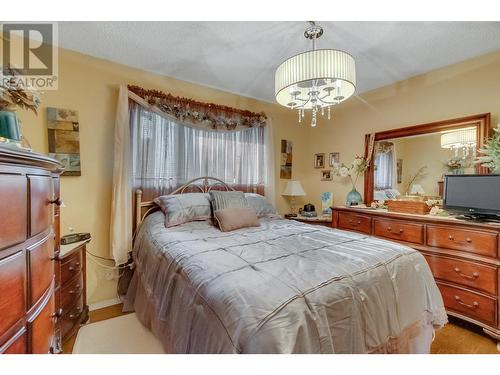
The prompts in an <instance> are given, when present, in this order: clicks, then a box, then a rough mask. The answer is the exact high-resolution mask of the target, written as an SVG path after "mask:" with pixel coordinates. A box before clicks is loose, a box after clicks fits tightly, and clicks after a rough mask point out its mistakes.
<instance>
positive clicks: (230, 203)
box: [210, 191, 248, 212]
mask: <svg viewBox="0 0 500 375" xmlns="http://www.w3.org/2000/svg"><path fill="white" fill-rule="evenodd" d="M210 199H211V202H212V209H213V211H214V212H215V211H217V210H223V209H224V208H229V207H248V201H247V199H246V198H245V194H244V193H243V192H241V191H211V192H210Z"/></svg>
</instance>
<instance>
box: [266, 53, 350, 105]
mask: <svg viewBox="0 0 500 375" xmlns="http://www.w3.org/2000/svg"><path fill="white" fill-rule="evenodd" d="M274 86H275V95H276V101H277V102H278V103H279V104H281V105H283V106H285V107H289V108H296V107H300V108H303V109H310V108H312V107H313V106H315V105H319V106H321V107H325V106H329V105H335V104H338V103H340V102H342V101H344V100H346V99H347V98H349V97H350V96H352V95H353V94H354V91H355V90H356V65H355V62H354V58H353V57H352V56H351V55H349V54H348V53H346V52H344V51H339V50H334V49H320V50H314V51H308V52H304V53H300V54H298V55H295V56H293V57H290V58H289V59H288V60H286V61H285V62H283V63H282V64H281V65H280V66H279V67H278V69H276V74H275V83H274ZM311 91H317V92H318V93H319V94H318V96H319V98H320V100H319V101H317V102H316V101H313V100H309V99H310V98H311V97H310V92H311Z"/></svg>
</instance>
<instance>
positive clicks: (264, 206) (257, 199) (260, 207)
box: [245, 193, 278, 217]
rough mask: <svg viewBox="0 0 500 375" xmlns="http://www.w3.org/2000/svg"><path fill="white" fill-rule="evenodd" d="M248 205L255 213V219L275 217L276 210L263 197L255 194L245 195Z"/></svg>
mask: <svg viewBox="0 0 500 375" xmlns="http://www.w3.org/2000/svg"><path fill="white" fill-rule="evenodd" d="M245 198H246V199H247V202H248V205H249V206H250V207H252V208H253V209H254V210H255V212H256V213H257V217H265V216H273V215H277V214H278V213H277V211H276V208H274V206H273V205H272V204H271V203H269V202H268V201H267V199H266V198H265V197H263V196H262V195H260V194H255V193H245Z"/></svg>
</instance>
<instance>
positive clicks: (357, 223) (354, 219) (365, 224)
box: [338, 212, 372, 234]
mask: <svg viewBox="0 0 500 375" xmlns="http://www.w3.org/2000/svg"><path fill="white" fill-rule="evenodd" d="M338 227H339V228H340V229H348V230H355V231H357V232H362V233H366V234H371V228H372V219H371V217H369V216H364V215H358V214H354V213H350V212H340V213H339V223H338Z"/></svg>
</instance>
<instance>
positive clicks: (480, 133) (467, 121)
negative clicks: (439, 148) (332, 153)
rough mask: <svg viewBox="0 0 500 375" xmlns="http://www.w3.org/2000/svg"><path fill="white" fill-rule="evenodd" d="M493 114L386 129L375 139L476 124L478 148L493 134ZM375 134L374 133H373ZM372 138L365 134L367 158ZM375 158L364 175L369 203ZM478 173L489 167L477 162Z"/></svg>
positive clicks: (434, 131)
mask: <svg viewBox="0 0 500 375" xmlns="http://www.w3.org/2000/svg"><path fill="white" fill-rule="evenodd" d="M490 121H491V114H490V113H482V114H479V115H473V116H467V117H461V118H456V119H450V120H443V121H436V122H431V123H427V124H420V125H413V126H407V127H403V128H397V129H391V130H384V131H381V132H376V133H374V134H375V140H374V142H377V141H383V140H387V139H393V138H401V137H408V136H413V135H421V134H428V133H436V132H439V131H443V130H453V129H458V128H461V127H463V126H464V125H468V126H471V127H472V126H475V127H476V138H477V150H479V149H480V148H481V147H483V145H484V142H485V140H486V138H488V137H490V135H491V127H490ZM372 134H373V133H372ZM370 138H371V134H366V135H365V158H367V157H368V156H369V155H368V152H369V148H370ZM374 159H375V158H373V157H371V160H370V166H369V168H368V170H367V171H366V172H365V175H364V201H365V203H366V204H367V205H369V204H371V203H372V202H373V189H374V183H373V169H374V162H375V161H374ZM476 173H477V174H488V173H489V170H488V168H485V167H482V166H481V165H479V164H476Z"/></svg>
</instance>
